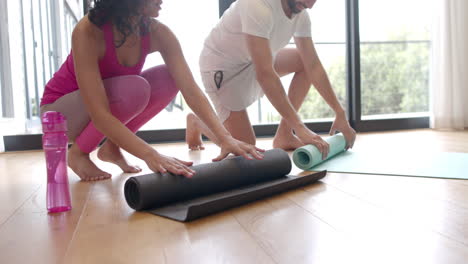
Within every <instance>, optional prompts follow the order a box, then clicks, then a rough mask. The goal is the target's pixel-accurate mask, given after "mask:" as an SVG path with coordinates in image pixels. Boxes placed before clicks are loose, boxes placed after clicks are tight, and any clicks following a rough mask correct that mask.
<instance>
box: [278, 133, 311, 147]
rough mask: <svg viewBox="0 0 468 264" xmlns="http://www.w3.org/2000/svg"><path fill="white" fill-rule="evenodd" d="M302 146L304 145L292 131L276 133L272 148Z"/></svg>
mask: <svg viewBox="0 0 468 264" xmlns="http://www.w3.org/2000/svg"><path fill="white" fill-rule="evenodd" d="M302 146H304V144H303V143H302V141H301V140H300V139H299V138H298V137H297V136H296V135H294V134H292V133H284V134H283V133H281V134H276V135H275V138H274V139H273V148H280V149H284V150H295V149H297V148H299V147H302Z"/></svg>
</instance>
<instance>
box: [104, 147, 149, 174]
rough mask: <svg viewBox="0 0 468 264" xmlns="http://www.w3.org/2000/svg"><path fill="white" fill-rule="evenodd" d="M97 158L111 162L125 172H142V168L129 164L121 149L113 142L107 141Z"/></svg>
mask: <svg viewBox="0 0 468 264" xmlns="http://www.w3.org/2000/svg"><path fill="white" fill-rule="evenodd" d="M97 156H98V158H99V159H100V160H102V161H106V162H110V163H113V164H115V165H117V166H119V167H120V168H121V169H122V170H123V172H126V173H137V172H140V171H141V168H140V167H138V166H133V165H130V164H128V162H127V160H126V159H125V157H124V156H123V154H122V152H121V151H120V147H119V146H117V145H115V144H114V143H113V142H112V141H109V140H106V142H104V144H103V145H102V146H101V147H100V148H99V151H98V154H97Z"/></svg>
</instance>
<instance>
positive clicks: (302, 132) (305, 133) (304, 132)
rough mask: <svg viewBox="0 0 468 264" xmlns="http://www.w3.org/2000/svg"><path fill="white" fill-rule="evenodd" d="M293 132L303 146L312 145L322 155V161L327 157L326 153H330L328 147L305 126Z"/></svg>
mask: <svg viewBox="0 0 468 264" xmlns="http://www.w3.org/2000/svg"><path fill="white" fill-rule="evenodd" d="M294 132H295V133H296V136H297V137H298V138H299V139H300V140H301V141H302V143H303V144H304V145H309V144H312V145H314V146H315V147H317V148H318V150H319V151H320V152H321V153H322V160H325V159H326V158H327V157H328V153H329V152H330V145H329V144H328V142H326V141H325V140H323V138H321V137H320V136H319V135H317V134H315V133H314V132H313V131H311V130H309V129H308V128H307V127H306V126H305V125H304V126H302V127H300V128H299V129H296V130H294Z"/></svg>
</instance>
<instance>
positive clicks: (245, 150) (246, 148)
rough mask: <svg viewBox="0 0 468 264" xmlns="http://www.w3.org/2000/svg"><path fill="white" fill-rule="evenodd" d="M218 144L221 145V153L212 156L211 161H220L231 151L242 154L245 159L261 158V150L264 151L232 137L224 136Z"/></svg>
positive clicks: (238, 154) (237, 154)
mask: <svg viewBox="0 0 468 264" xmlns="http://www.w3.org/2000/svg"><path fill="white" fill-rule="evenodd" d="M219 146H220V147H221V153H220V154H219V155H218V157H216V158H214V159H213V161H220V160H222V159H224V158H225V157H227V155H229V153H232V154H234V155H236V156H242V157H244V158H246V159H249V160H251V159H254V158H255V159H259V160H261V159H263V154H262V153H261V152H265V150H264V149H261V148H257V147H256V146H254V145H250V144H248V143H245V142H242V141H239V140H237V139H235V138H233V137H231V136H230V137H226V139H225V140H223V141H222V142H221V143H220V144H219Z"/></svg>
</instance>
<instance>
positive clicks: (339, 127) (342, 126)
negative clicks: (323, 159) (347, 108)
mask: <svg viewBox="0 0 468 264" xmlns="http://www.w3.org/2000/svg"><path fill="white" fill-rule="evenodd" d="M336 131H340V132H341V133H343V136H344V137H345V139H346V150H348V149H349V148H352V147H353V145H354V141H355V140H356V131H354V129H353V128H352V127H351V126H350V125H349V123H348V120H346V115H345V114H344V113H343V114H337V115H336V117H335V121H333V125H332V127H331V129H330V135H331V136H333V135H334V134H335V133H336Z"/></svg>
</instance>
